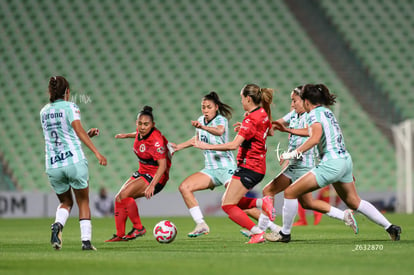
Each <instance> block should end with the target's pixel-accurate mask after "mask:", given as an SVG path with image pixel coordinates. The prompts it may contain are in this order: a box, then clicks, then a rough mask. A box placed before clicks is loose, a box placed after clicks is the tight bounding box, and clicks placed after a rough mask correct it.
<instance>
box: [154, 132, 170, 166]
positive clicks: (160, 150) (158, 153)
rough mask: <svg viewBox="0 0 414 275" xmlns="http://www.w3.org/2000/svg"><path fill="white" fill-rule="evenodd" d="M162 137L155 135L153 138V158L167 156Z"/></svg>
mask: <svg viewBox="0 0 414 275" xmlns="http://www.w3.org/2000/svg"><path fill="white" fill-rule="evenodd" d="M166 149H167V148H166V144H165V141H164V138H163V137H162V136H161V135H157V137H156V138H155V139H154V151H153V153H152V156H153V159H154V160H159V159H165V158H167V150H166Z"/></svg>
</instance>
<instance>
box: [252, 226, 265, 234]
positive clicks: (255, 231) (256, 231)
mask: <svg viewBox="0 0 414 275" xmlns="http://www.w3.org/2000/svg"><path fill="white" fill-rule="evenodd" d="M250 232H252V234H260V233H262V232H263V230H261V229H260V228H259V227H258V226H257V225H255V226H253V227H252V229H250Z"/></svg>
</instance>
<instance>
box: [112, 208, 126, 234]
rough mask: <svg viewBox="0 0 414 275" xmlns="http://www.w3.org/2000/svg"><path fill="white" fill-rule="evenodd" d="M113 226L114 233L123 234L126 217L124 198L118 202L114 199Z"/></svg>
mask: <svg viewBox="0 0 414 275" xmlns="http://www.w3.org/2000/svg"><path fill="white" fill-rule="evenodd" d="M114 216H115V227H116V235H117V236H118V237H123V236H125V223H126V219H127V216H128V214H127V209H126V204H125V202H124V200H121V201H120V202H117V201H115V211H114Z"/></svg>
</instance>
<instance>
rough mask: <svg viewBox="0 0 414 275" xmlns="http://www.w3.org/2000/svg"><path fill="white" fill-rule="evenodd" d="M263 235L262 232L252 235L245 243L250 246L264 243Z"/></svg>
mask: <svg viewBox="0 0 414 275" xmlns="http://www.w3.org/2000/svg"><path fill="white" fill-rule="evenodd" d="M264 234H265V233H264V232H262V233H259V234H252V236H251V238H250V240H249V241H248V242H247V243H248V244H251V243H264V242H265V241H266V240H265V239H264V238H263V235H264Z"/></svg>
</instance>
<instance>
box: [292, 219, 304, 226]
mask: <svg viewBox="0 0 414 275" xmlns="http://www.w3.org/2000/svg"><path fill="white" fill-rule="evenodd" d="M306 225H308V222H306V221H301V220H298V221H297V222H295V223H294V224H293V226H306Z"/></svg>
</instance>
